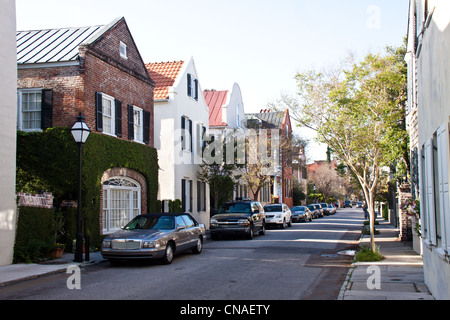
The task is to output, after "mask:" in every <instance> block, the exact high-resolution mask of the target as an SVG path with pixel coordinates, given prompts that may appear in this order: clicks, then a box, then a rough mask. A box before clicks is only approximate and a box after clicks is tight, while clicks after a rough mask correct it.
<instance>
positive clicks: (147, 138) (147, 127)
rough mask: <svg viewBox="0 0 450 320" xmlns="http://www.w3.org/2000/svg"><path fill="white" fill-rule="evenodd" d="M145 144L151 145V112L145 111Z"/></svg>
mask: <svg viewBox="0 0 450 320" xmlns="http://www.w3.org/2000/svg"><path fill="white" fill-rule="evenodd" d="M143 130H144V143H145V144H149V143H150V112H148V111H144V127H143Z"/></svg>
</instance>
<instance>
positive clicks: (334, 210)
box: [328, 204, 336, 214]
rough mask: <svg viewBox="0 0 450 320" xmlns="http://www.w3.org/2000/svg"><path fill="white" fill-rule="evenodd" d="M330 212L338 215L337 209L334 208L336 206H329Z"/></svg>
mask: <svg viewBox="0 0 450 320" xmlns="http://www.w3.org/2000/svg"><path fill="white" fill-rule="evenodd" d="M328 211H329V212H330V214H335V213H336V207H335V206H334V204H329V205H328Z"/></svg>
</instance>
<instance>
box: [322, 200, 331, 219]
mask: <svg viewBox="0 0 450 320" xmlns="http://www.w3.org/2000/svg"><path fill="white" fill-rule="evenodd" d="M320 205H321V206H322V209H323V214H324V215H325V216H329V215H330V214H331V212H330V210H328V203H325V202H324V203H320Z"/></svg>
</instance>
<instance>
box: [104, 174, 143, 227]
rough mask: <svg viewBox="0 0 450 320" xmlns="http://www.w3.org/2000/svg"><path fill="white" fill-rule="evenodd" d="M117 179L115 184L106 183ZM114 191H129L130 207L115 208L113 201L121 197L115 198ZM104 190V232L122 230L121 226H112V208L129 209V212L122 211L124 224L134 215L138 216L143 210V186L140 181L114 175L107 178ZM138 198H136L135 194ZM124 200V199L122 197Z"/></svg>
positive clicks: (115, 201)
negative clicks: (113, 196)
mask: <svg viewBox="0 0 450 320" xmlns="http://www.w3.org/2000/svg"><path fill="white" fill-rule="evenodd" d="M114 180H115V181H116V182H118V183H116V184H115V185H108V184H107V185H105V183H107V182H111V181H114ZM114 191H125V192H126V191H128V202H129V203H128V208H120V207H119V208H113V203H117V202H118V201H119V200H120V199H113V198H112V195H113V194H114ZM102 192H103V234H108V233H112V232H115V231H118V230H120V227H121V226H122V225H121V226H117V227H113V226H111V216H112V214H113V212H112V210H119V211H120V210H123V209H128V212H121V213H119V214H122V215H123V217H122V219H123V226H124V225H125V224H126V223H128V222H129V221H131V220H132V219H133V218H134V217H136V216H138V215H139V214H141V212H142V208H141V186H140V184H139V182H137V181H135V180H133V179H130V178H128V177H112V178H110V179H108V180H106V181H105V182H104V183H103V185H102ZM135 194H136V195H137V198H136V199H134V195H135ZM122 200H123V199H122Z"/></svg>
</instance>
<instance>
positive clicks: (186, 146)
mask: <svg viewBox="0 0 450 320" xmlns="http://www.w3.org/2000/svg"><path fill="white" fill-rule="evenodd" d="M182 118H184V129H183V128H181V135H182V139H181V140H182V141H181V150H183V151H186V152H189V153H191V152H192V149H193V148H194V143H193V140H192V138H193V137H191V131H190V130H189V121H191V124H192V126H194V122H193V121H192V119H190V118H189V117H187V116H182ZM192 135H194V128H192ZM191 144H192V148H191Z"/></svg>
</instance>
